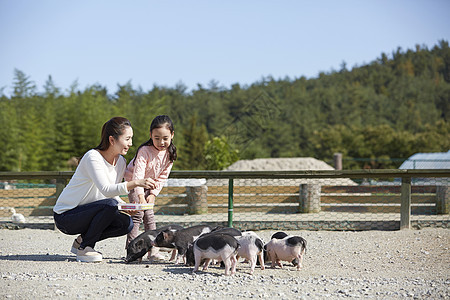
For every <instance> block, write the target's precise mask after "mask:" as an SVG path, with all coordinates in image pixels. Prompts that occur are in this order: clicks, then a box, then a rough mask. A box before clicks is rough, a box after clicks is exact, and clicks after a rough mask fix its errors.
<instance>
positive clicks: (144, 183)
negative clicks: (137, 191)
mask: <svg viewBox="0 0 450 300" xmlns="http://www.w3.org/2000/svg"><path fill="white" fill-rule="evenodd" d="M139 181H141V182H139V184H140V185H139V186H140V187H143V188H144V189H149V190H153V189H154V188H155V187H156V182H155V180H153V179H151V178H144V179H141V180H139Z"/></svg>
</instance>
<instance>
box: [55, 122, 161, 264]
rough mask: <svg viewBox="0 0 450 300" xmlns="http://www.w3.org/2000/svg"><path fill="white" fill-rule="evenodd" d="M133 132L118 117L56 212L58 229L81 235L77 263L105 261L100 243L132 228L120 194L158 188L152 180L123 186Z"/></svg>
mask: <svg viewBox="0 0 450 300" xmlns="http://www.w3.org/2000/svg"><path fill="white" fill-rule="evenodd" d="M132 138H133V129H132V128H131V123H130V121H128V120H127V119H125V118H121V117H115V118H112V119H111V120H109V121H108V122H106V123H105V124H104V125H103V128H102V136H101V142H100V144H99V145H98V146H97V147H95V148H94V149H91V150H89V151H88V152H86V153H85V154H84V156H83V157H82V159H81V160H80V163H79V165H78V167H77V169H76V170H75V174H74V175H73V176H72V178H71V180H70V181H69V184H68V185H67V186H66V187H65V188H64V190H63V191H62V193H61V195H60V196H59V198H58V200H57V201H56V204H55V206H54V208H53V212H54V214H53V217H54V219H55V225H56V227H57V228H58V229H59V230H61V231H62V232H63V233H66V234H71V235H72V234H79V236H78V237H77V238H76V239H75V241H74V242H73V245H72V250H71V251H72V252H73V253H74V254H76V255H77V261H82V262H100V261H101V260H102V255H101V254H100V253H99V252H97V251H95V250H94V247H95V244H96V242H98V241H101V240H104V239H106V238H110V237H116V236H122V235H125V234H127V233H129V232H130V231H131V230H132V229H133V221H132V219H131V217H130V216H129V215H127V214H125V213H122V212H120V211H119V210H118V208H117V204H118V203H119V202H123V201H122V200H121V199H120V197H119V195H125V194H128V192H129V191H131V190H133V189H134V188H136V187H143V188H145V189H153V188H155V181H154V180H153V179H151V178H144V179H139V180H132V181H128V182H126V181H125V182H122V179H123V175H124V172H125V168H126V160H125V158H124V157H123V156H122V155H125V154H127V152H128V149H129V148H130V147H131V145H132Z"/></svg>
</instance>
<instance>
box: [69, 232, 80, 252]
mask: <svg viewBox="0 0 450 300" xmlns="http://www.w3.org/2000/svg"><path fill="white" fill-rule="evenodd" d="M82 241H83V239H82V238H81V235H79V236H77V238H76V239H75V240H74V241H73V244H72V248H71V249H70V252H72V253H73V254H77V252H78V248H80V245H81V242H82Z"/></svg>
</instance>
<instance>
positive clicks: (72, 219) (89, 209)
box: [53, 199, 133, 248]
mask: <svg viewBox="0 0 450 300" xmlns="http://www.w3.org/2000/svg"><path fill="white" fill-rule="evenodd" d="M53 218H54V219H55V225H56V227H57V228H58V229H59V230H61V231H62V232H63V233H66V234H81V237H82V238H83V242H82V243H81V248H84V247H86V246H89V247H92V248H94V247H95V243H96V242H98V241H101V240H104V239H107V238H110V237H116V236H122V235H125V234H128V233H129V232H130V231H131V230H132V229H133V221H132V219H131V217H130V216H129V215H127V214H125V213H122V212H120V211H119V210H118V209H117V200H116V199H103V200H99V201H95V202H92V203H89V204H85V205H80V206H77V207H75V208H73V209H71V210H68V211H66V212H64V213H62V214H57V213H53Z"/></svg>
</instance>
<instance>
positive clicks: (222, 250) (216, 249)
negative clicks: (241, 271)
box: [193, 233, 239, 275]
mask: <svg viewBox="0 0 450 300" xmlns="http://www.w3.org/2000/svg"><path fill="white" fill-rule="evenodd" d="M238 249H239V243H238V241H237V240H236V238H235V237H233V236H231V235H229V234H224V233H214V234H207V235H205V236H200V237H199V238H198V239H197V240H196V241H195V242H194V245H193V251H194V259H195V266H194V270H193V272H197V271H198V268H199V266H200V263H201V261H202V260H203V259H206V263H205V265H204V266H203V271H206V270H208V266H209V263H210V261H211V259H217V260H221V261H223V262H224V264H225V275H233V274H235V273H236V263H237V259H236V254H237V250H238Z"/></svg>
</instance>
